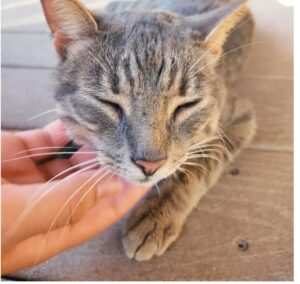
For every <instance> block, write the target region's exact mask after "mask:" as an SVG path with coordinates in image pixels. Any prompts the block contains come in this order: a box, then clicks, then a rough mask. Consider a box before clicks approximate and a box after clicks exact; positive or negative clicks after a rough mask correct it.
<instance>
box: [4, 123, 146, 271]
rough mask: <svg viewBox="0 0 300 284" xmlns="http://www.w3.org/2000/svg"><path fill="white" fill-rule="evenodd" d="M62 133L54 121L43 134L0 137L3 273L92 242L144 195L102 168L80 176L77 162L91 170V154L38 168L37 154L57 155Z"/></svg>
mask: <svg viewBox="0 0 300 284" xmlns="http://www.w3.org/2000/svg"><path fill="white" fill-rule="evenodd" d="M63 132H64V128H63V125H62V123H61V122H59V121H57V122H54V123H52V124H51V125H50V126H48V127H46V128H45V129H43V130H33V131H26V132H22V133H17V134H11V133H8V132H5V133H2V145H3V147H2V178H3V180H2V181H3V187H2V193H3V195H2V213H3V214H2V271H4V272H5V273H8V272H12V271H15V270H17V269H21V268H24V267H28V266H31V265H34V264H36V263H40V262H42V261H44V260H46V259H48V258H50V257H52V256H54V255H56V254H57V253H59V252H61V251H63V250H65V249H67V248H69V247H72V246H75V245H77V244H79V243H81V242H83V241H85V240H87V239H89V238H91V237H92V236H94V235H96V234H97V233H99V232H101V231H102V230H104V229H105V228H107V227H108V226H110V225H111V224H113V223H114V222H116V221H117V220H118V219H120V218H121V217H122V216H123V215H124V214H125V213H126V212H127V211H128V210H129V209H130V208H131V207H132V206H133V205H134V204H135V203H136V202H137V201H138V200H139V199H140V198H141V197H142V196H143V195H144V194H145V192H146V191H147V189H146V188H141V187H138V186H133V185H129V184H128V183H126V182H125V181H120V179H119V178H118V177H116V176H112V175H110V174H109V175H107V176H106V177H104V175H105V174H106V173H104V172H103V171H102V170H101V169H100V170H99V169H97V170H95V169H93V170H89V171H86V172H85V171H80V170H79V171H78V169H79V168H80V163H85V165H91V166H93V165H94V164H93V163H92V164H87V163H86V161H89V160H90V159H91V158H93V157H94V156H95V154H94V153H88V154H84V153H83V152H82V151H81V153H76V154H75V155H74V156H73V157H72V158H71V159H69V160H54V161H51V162H48V163H46V164H44V165H41V166H39V165H37V164H36V161H37V159H40V158H42V157H43V156H41V155H38V156H36V155H37V154H41V153H45V152H47V153H49V152H56V151H57V149H59V148H60V147H62V146H63V145H65V144H66V143H67V142H68V138H67V137H66V136H64V135H62V133H63ZM42 147H43V148H44V149H40V150H34V149H36V148H42ZM49 147H51V148H49ZM53 147H58V148H53ZM20 152H22V153H20ZM26 155H27V156H28V157H26ZM30 155H34V156H31V157H29V156H30ZM20 157H22V159H19V158H20ZM12 159H15V160H13V161H12ZM8 160H11V161H8ZM88 163H89V162H88ZM70 168H72V170H69V169H70ZM62 172H64V174H63V175H61V173H62ZM66 176H68V177H67V178H64V177H66ZM63 178H64V179H63ZM100 178H101V179H102V180H101V183H99V180H100ZM121 189H122V190H121ZM120 190H121V191H120ZM32 197H34V199H33V198H32ZM40 197H42V198H40ZM12 200H13V202H14V205H15V206H11V205H12V204H11V203H12ZM35 200H38V202H35ZM28 208H29V209H30V210H28ZM24 212H26V214H24ZM20 215H22V218H20V217H19V216H20ZM20 220H21V221H20ZM11 228H13V230H12V229H11Z"/></svg>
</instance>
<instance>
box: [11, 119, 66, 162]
mask: <svg viewBox="0 0 300 284" xmlns="http://www.w3.org/2000/svg"><path fill="white" fill-rule="evenodd" d="M64 132H65V127H64V125H63V123H62V122H61V121H60V120H55V121H54V122H52V123H50V124H48V125H47V126H46V127H45V128H43V129H33V130H28V131H22V132H17V133H16V135H17V136H18V137H20V138H21V139H22V141H23V143H24V144H25V146H26V149H27V153H28V154H29V155H34V154H43V153H49V152H56V151H57V150H58V149H55V148H49V147H62V146H64V145H65V144H66V143H67V142H68V141H69V140H70V139H69V138H68V137H67V135H61V133H64ZM58 134H60V135H58ZM43 148H44V149H43ZM46 156H48V155H45V156H38V157H32V159H33V160H35V161H36V160H39V159H41V158H44V157H46Z"/></svg>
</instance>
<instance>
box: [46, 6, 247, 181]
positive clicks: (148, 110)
mask: <svg viewBox="0 0 300 284" xmlns="http://www.w3.org/2000/svg"><path fill="white" fill-rule="evenodd" d="M242 2H243V1H238V3H235V4H231V5H228V6H226V7H225V8H219V9H217V10H214V11H212V12H208V13H207V14H206V15H204V16H202V17H199V16H191V17H186V18H183V17H181V16H178V15H175V14H169V13H161V12H150V13H144V12H123V13H119V14H115V15H102V16H101V15H100V16H95V15H93V14H92V13H91V12H90V11H88V10H87V9H86V8H85V7H83V6H82V5H81V4H80V3H79V2H78V1H76V0H42V4H43V8H44V12H45V15H46V19H47V22H48V24H49V26H50V28H51V31H52V32H53V34H54V41H55V46H56V49H57V51H58V53H59V55H60V57H61V62H60V64H59V66H58V72H57V74H58V76H57V77H58V88H57V93H56V99H57V105H58V113H59V116H60V117H61V119H62V120H63V121H64V122H65V124H66V127H67V129H68V131H69V133H70V135H71V136H72V138H73V139H74V140H75V141H76V142H79V143H83V144H87V145H91V146H92V148H94V149H97V150H98V153H99V160H100V161H101V162H102V163H103V164H104V165H108V166H109V168H110V169H111V170H112V171H114V172H115V173H117V174H119V175H121V176H123V177H124V178H126V179H127V180H129V181H131V182H134V183H143V184H148V183H149V184H154V183H156V182H158V181H159V180H161V179H163V178H166V177H167V176H169V175H171V174H173V173H174V172H175V171H176V170H177V169H178V168H179V167H180V166H181V165H182V164H183V163H184V162H186V160H187V159H188V158H189V157H190V156H191V155H192V153H193V150H195V149H196V147H195V146H193V145H195V144H196V143H198V144H199V143H201V142H204V141H205V140H207V139H210V138H211V137H214V136H215V135H216V134H217V132H218V122H219V118H220V113H221V110H222V107H223V104H224V100H225V93H224V88H223V86H222V82H221V80H220V79H219V77H218V75H217V73H216V71H215V67H216V64H217V62H218V58H219V57H220V55H221V53H222V46H223V44H224V41H225V39H226V37H227V35H228V33H229V32H230V30H231V29H232V28H233V26H234V25H235V24H236V23H237V22H238V21H239V20H240V19H241V17H242V16H243V13H244V12H245V11H246V7H245V5H244V4H243V3H242Z"/></svg>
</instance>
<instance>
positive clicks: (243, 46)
mask: <svg viewBox="0 0 300 284" xmlns="http://www.w3.org/2000/svg"><path fill="white" fill-rule="evenodd" d="M266 42H267V40H260V41H253V42H250V43H247V44H243V45H240V46H238V47H236V48H233V49H231V50H229V51H227V52H225V53H223V54H222V55H220V56H219V57H218V58H216V59H213V60H211V61H210V62H208V63H207V64H205V65H204V66H202V68H201V69H200V70H198V72H201V71H203V70H204V69H205V68H206V67H208V66H210V65H213V64H215V63H216V62H217V61H219V60H220V59H221V58H223V57H225V56H226V55H228V54H230V53H232V52H235V51H237V50H240V49H242V48H245V47H249V46H252V45H254V44H259V43H266Z"/></svg>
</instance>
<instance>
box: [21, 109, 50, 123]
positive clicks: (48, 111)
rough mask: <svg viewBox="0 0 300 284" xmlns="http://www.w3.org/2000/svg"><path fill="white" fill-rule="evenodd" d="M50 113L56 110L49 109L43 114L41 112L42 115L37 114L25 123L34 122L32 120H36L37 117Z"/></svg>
mask: <svg viewBox="0 0 300 284" xmlns="http://www.w3.org/2000/svg"><path fill="white" fill-rule="evenodd" d="M51 112H56V108H53V109H50V110H46V111H44V112H42V113H39V114H37V115H34V116H32V117H30V118H28V119H27V120H26V121H27V122H29V121H31V120H34V119H36V118H38V117H41V116H43V115H45V114H48V113H51Z"/></svg>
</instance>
